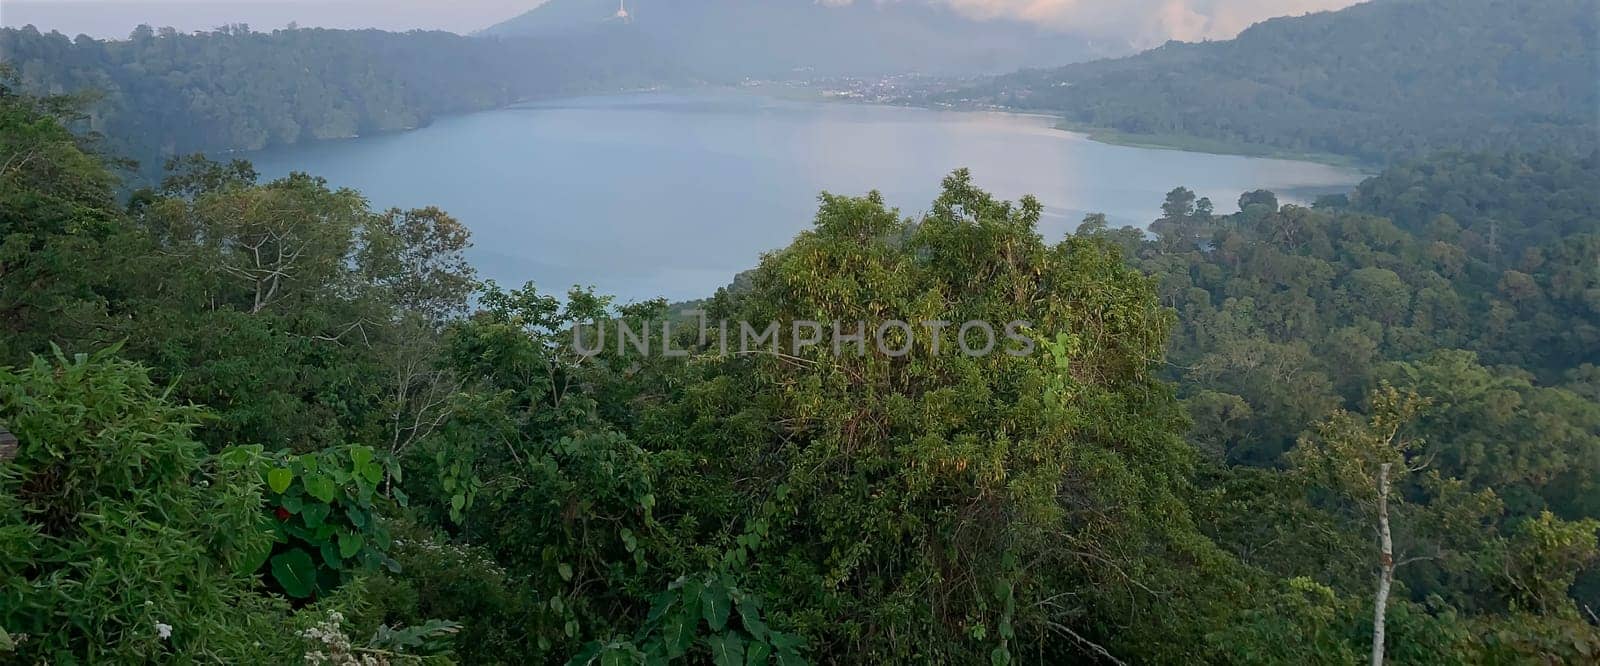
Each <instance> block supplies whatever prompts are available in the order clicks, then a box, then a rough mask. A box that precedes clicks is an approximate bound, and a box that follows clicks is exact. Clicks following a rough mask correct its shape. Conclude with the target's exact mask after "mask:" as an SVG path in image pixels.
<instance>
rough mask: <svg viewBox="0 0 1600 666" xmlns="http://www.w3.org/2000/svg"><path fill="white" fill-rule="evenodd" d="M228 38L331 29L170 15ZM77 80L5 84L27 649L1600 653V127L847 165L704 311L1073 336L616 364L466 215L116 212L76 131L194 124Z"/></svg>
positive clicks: (148, 206)
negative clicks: (1251, 176) (1043, 185)
mask: <svg viewBox="0 0 1600 666" xmlns="http://www.w3.org/2000/svg"><path fill="white" fill-rule="evenodd" d="M12 38H16V35H15V34H13V35H12ZM225 38H226V39H245V40H259V41H260V43H261V44H262V45H263V48H267V47H268V46H270V45H271V44H273V43H275V40H311V41H313V42H315V40H317V39H319V36H318V33H317V32H314V31H313V32H306V33H303V34H302V33H300V32H299V31H293V32H291V33H290V34H288V35H277V36H272V37H267V36H250V35H245V36H238V35H231V36H226V37H203V36H202V37H192V38H189V37H185V38H182V40H174V41H168V42H165V43H166V44H168V45H192V46H194V47H196V48H200V47H202V46H204V45H205V44H208V43H209V42H208V40H212V39H225ZM39 39H53V38H46V37H42V36H41V37H39ZM374 39H377V37H374ZM115 48H116V50H117V51H118V52H119V55H116V56H111V55H109V54H108V55H107V57H116V58H120V59H124V60H119V62H128V63H143V64H142V65H140V66H150V63H151V62H152V61H151V60H149V59H150V58H154V57H156V52H155V51H154V50H152V48H151V47H148V46H141V45H139V43H138V40H137V39H136V40H135V42H134V43H133V44H130V45H124V46H117V47H115ZM62 62H64V63H65V62H71V61H70V60H64V61H62ZM24 75H27V74H26V72H24ZM419 75H420V74H419ZM264 80H271V79H270V77H267V79H264ZM149 81H151V83H149V84H148V85H150V86H156V87H157V88H159V86H164V85H169V84H173V80H170V79H150V80H149ZM454 84H461V85H468V84H469V82H453V83H452V85H454ZM284 85H293V84H292V83H285V84H284ZM157 88H151V89H142V88H138V87H130V88H122V89H121V90H122V92H121V93H120V94H124V95H133V96H136V95H140V94H159V93H157V92H153V91H154V90H156V89H157ZM141 90H143V91H144V92H140V91H141ZM273 90H274V91H275V92H271V93H268V94H267V96H269V97H270V96H272V95H278V94H281V93H282V90H280V89H277V88H274V89H273ZM236 92H237V93H238V94H239V95H241V97H239V98H236V99H239V100H247V99H251V98H250V97H249V95H250V94H251V93H249V92H248V91H236ZM391 92H393V91H391ZM386 94H387V93H386ZM441 97H443V95H441ZM194 99H195V104H197V105H200V106H197V107H196V108H203V107H205V106H206V105H208V104H214V103H215V104H222V103H223V102H221V101H216V102H204V101H202V100H200V99H199V98H194ZM230 99H235V98H230ZM374 99H382V98H374ZM423 99H426V97H424V98H423ZM241 103H248V102H241ZM437 103H440V104H442V103H443V102H437ZM451 103H460V102H459V101H457V102H451ZM387 104H388V102H382V103H381V104H376V103H375V106H374V107H373V108H377V107H378V106H384V108H393V109H404V108H412V107H409V106H406V105H405V104H401V105H400V106H398V107H388V106H386V105H387ZM79 108H81V107H79V106H78V105H77V104H76V103H75V100H72V99H65V98H59V97H36V96H30V95H25V94H21V93H20V92H18V88H17V87H16V84H14V83H7V84H6V85H5V86H4V87H3V88H0V426H3V427H4V428H6V429H8V430H9V431H10V432H11V433H13V434H14V435H15V438H16V440H17V442H16V444H14V445H7V444H4V443H0V660H5V661H8V662H16V663H26V664H38V663H52V664H72V663H139V662H168V661H171V662H178V663H184V662H192V661H200V662H209V661H225V662H229V663H263V664H279V663H294V662H300V661H304V662H306V663H313V664H341V665H342V664H376V663H391V664H397V663H415V662H426V663H471V664H480V663H486V664H492V663H507V664H510V663H553V664H561V663H573V664H590V663H597V664H632V663H667V662H691V663H716V664H767V663H779V664H798V663H983V662H987V663H993V664H1006V663H1015V662H1024V663H1105V664H1121V663H1227V664H1291V663H1292V664H1348V663H1351V662H1354V661H1357V660H1366V659H1367V658H1368V655H1369V652H1370V651H1371V650H1372V648H1373V644H1374V635H1376V636H1377V637H1378V640H1377V641H1376V644H1377V645H1378V646H1380V647H1382V649H1383V650H1384V652H1385V654H1386V657H1387V660H1388V661H1389V662H1392V663H1410V664H1513V663H1516V664H1520V663H1529V664H1551V663H1574V664H1576V663H1590V662H1593V661H1594V660H1595V659H1597V658H1600V626H1597V624H1600V617H1597V616H1596V611H1597V609H1600V581H1597V579H1596V578H1595V576H1594V574H1593V570H1592V568H1591V567H1592V566H1593V564H1594V562H1595V559H1596V556H1597V554H1600V544H1597V541H1596V537H1597V531H1600V501H1597V498H1600V488H1597V487H1596V486H1597V483H1600V367H1597V366H1600V155H1589V156H1587V157H1577V156H1574V155H1572V154H1570V153H1557V152H1519V153H1499V154H1482V153H1479V154H1466V153H1460V154H1443V155H1439V156H1436V157H1432V158H1429V159H1425V160H1417V161H1410V162H1405V163H1402V164H1398V165H1396V166H1394V167H1392V168H1390V169H1388V170H1386V171H1384V172H1383V173H1382V174H1381V175H1378V176H1376V177H1374V178H1372V179H1370V180H1368V181H1366V182H1365V183H1363V184H1361V185H1360V186H1359V187H1358V188H1356V189H1355V191H1353V192H1351V193H1349V194H1348V195H1344V196H1339V197H1328V198H1325V199H1323V200H1321V201H1319V202H1318V203H1317V204H1316V205H1315V206H1312V207H1301V206H1295V205H1280V203H1279V202H1278V200H1277V199H1276V197H1275V196H1274V195H1273V194H1272V193H1270V192H1250V193H1246V194H1244V195H1243V196H1242V198H1241V201H1240V203H1241V204H1242V206H1241V207H1242V211H1241V212H1239V213H1237V214H1233V215H1220V214H1216V213H1215V212H1214V207H1213V205H1212V203H1211V202H1209V201H1207V200H1204V199H1197V198H1196V197H1195V196H1194V195H1193V194H1192V193H1191V192H1189V191H1187V190H1184V189H1181V188H1180V189H1176V190H1174V191H1173V192H1172V193H1171V194H1170V195H1169V196H1168V197H1167V201H1166V204H1165V206H1164V207H1163V210H1164V214H1163V215H1162V217H1161V218H1160V219H1159V220H1156V221H1155V222H1154V224H1153V225H1152V226H1151V233H1150V234H1149V235H1146V234H1144V233H1142V232H1140V231H1137V230H1133V229H1111V228H1108V227H1107V226H1106V224H1105V222H1104V219H1103V218H1099V217H1095V216H1091V217H1090V218H1089V219H1087V220H1085V223H1084V225H1083V226H1082V227H1081V228H1080V229H1079V230H1078V231H1077V232H1076V233H1074V234H1071V235H1068V236H1066V237H1064V238H1055V239H1046V238H1042V237H1041V236H1040V234H1039V233H1038V232H1037V223H1038V220H1039V215H1040V213H1041V207H1040V205H1039V203H1038V202H1037V201H1035V200H1033V199H1030V198H1025V199H1023V200H1021V201H1018V202H1014V203H1013V202H1005V201H999V200H996V199H995V198H993V197H991V196H990V195H988V194H986V193H985V192H983V191H982V190H980V189H978V188H977V187H976V185H975V184H974V181H973V179H972V178H971V177H970V176H969V175H968V174H966V173H964V172H957V173H955V174H952V175H951V176H950V177H949V178H948V179H946V181H945V182H944V187H943V193H942V194H941V195H940V196H939V197H938V199H937V200H936V201H935V202H933V205H932V206H931V209H930V212H929V213H927V214H925V215H923V216H920V217H917V218H914V219H912V218H907V217H905V216H903V215H901V214H900V213H899V212H898V211H895V210H892V209H889V208H887V207H886V206H885V204H884V203H883V201H882V199H881V198H879V197H878V196H876V195H873V194H869V195H867V196H860V197H855V196H835V195H823V197H822V198H821V203H820V206H819V209H818V211H817V215H816V220H815V224H814V226H813V227H812V228H811V229H810V230H808V231H806V232H804V233H802V234H800V235H799V236H798V237H797V238H795V239H794V241H793V243H792V244H790V245H789V246H788V247H786V248H783V249H781V250H777V251H774V252H772V253H770V254H768V255H766V256H764V257H762V259H761V263H760V266H759V268H757V269H756V270H755V271H753V272H752V273H751V274H749V275H747V276H745V279H743V280H741V281H740V283H739V286H738V287H737V288H729V289H725V290H722V291H721V292H719V293H718V294H716V295H715V297H714V298H712V299H710V300H709V301H708V302H707V304H706V307H707V309H708V310H709V314H710V316H711V317H713V318H721V319H729V320H735V321H738V320H745V321H755V322H766V321H777V322H792V321H796V320H816V321H819V322H824V323H828V322H854V321H880V320H885V319H901V320H906V321H918V320H950V321H963V320H970V319H982V320H987V321H1001V322H1004V321H1012V320H1027V321H1029V322H1032V324H1033V326H1032V328H1031V329H1029V331H1028V333H1029V335H1030V336H1031V338H1032V339H1033V340H1034V341H1035V342H1036V344H1037V352H1036V353H1034V354H1031V355H1027V356H1011V355H1007V354H992V355H988V356H977V357H973V356H966V355H963V354H959V353H954V352H953V351H952V350H954V349H957V344H956V342H957V341H956V340H955V336H956V334H957V331H956V330H955V329H954V328H947V329H945V330H944V331H943V332H942V333H941V334H940V335H939V336H936V337H932V338H928V337H919V338H918V339H916V340H915V341H913V342H912V345H913V346H912V349H911V353H909V354H907V355H905V356H896V357H891V356H885V355H879V354H865V355H854V354H844V355H841V356H837V357H836V356H835V355H833V354H832V353H831V352H830V350H828V349H826V348H825V347H813V348H809V349H807V350H802V351H801V352H799V353H796V354H778V353H766V354H720V353H718V352H717V348H716V340H696V339H694V338H693V336H692V335H687V336H686V337H685V338H684V339H682V340H680V346H681V347H682V348H687V349H692V352H691V353H690V354H689V355H688V356H686V357H681V358H679V357H667V356H661V355H656V356H648V357H641V356H639V355H636V354H634V355H630V354H627V353H626V352H625V351H623V350H619V349H615V348H608V350H607V351H605V352H602V353H601V354H599V355H597V356H585V355H580V354H578V353H576V352H575V351H574V349H573V347H572V346H571V344H570V342H571V341H570V339H569V336H570V335H571V334H572V326H573V325H574V324H576V323H582V322H594V321H618V320H620V321H635V322H637V321H642V320H650V319H652V318H654V319H656V320H659V319H660V318H661V317H663V316H664V315H665V313H666V312H667V310H668V306H667V304H665V303H662V302H647V303H640V304H626V305H619V304H616V303H613V302H612V301H611V300H610V299H608V298H607V297H605V296H604V295H600V294H594V293H589V292H585V291H574V292H571V293H567V294H553V293H548V292H545V291H540V290H537V289H536V288H535V287H534V286H533V285H526V286H523V287H521V288H508V287H503V286H500V285H495V284H492V283H480V282H479V281H478V280H477V278H476V276H475V274H474V272H473V270H472V267H471V266H470V265H468V264H467V262H466V261H465V260H464V259H463V255H462V252H463V250H464V249H465V248H467V247H468V246H469V244H470V242H471V241H470V236H469V233H468V231H467V229H466V228H465V227H464V226H463V225H462V224H461V223H459V222H458V221H456V220H455V219H453V218H451V217H450V216H449V215H448V214H447V213H445V212H444V211H440V210H437V209H432V208H423V209H416V210H375V209H373V208H372V207H371V206H370V205H369V204H368V202H367V201H365V200H364V199H363V198H362V197H361V195H360V194H359V193H357V192H352V191H348V190H338V189H333V188H330V187H329V186H328V185H327V184H326V183H325V182H323V181H321V180H319V179H317V178H316V177H314V176H309V175H295V176H291V177H288V178H285V179H281V180H277V181H271V182H261V181H260V179H258V178H257V177H256V174H255V173H254V171H253V170H252V168H251V167H250V165H249V164H248V163H245V162H242V161H234V162H216V161H210V160H207V159H205V158H200V157H190V158H183V159H175V160H172V161H170V162H169V163H168V164H167V167H168V170H167V175H166V177H165V178H164V179H163V181H162V182H161V183H160V184H159V186H156V187H152V188H148V189H140V190H137V191H134V192H132V193H131V194H130V195H126V196H125V195H123V194H121V193H119V192H120V188H121V184H120V183H119V177H118V172H117V171H116V170H115V168H114V167H115V160H113V159H112V156H113V155H114V153H108V152H105V150H106V146H104V145H101V144H96V143H94V142H93V141H92V139H91V138H84V137H83V136H81V135H75V134H74V133H73V132H72V131H71V130H70V129H69V127H77V126H81V124H82V123H85V122H89V123H91V124H93V123H97V122H98V123H108V124H102V125H100V126H99V127H101V128H102V129H105V130H108V131H109V132H112V133H115V132H117V131H121V130H119V129H117V128H118V127H128V125H117V124H116V123H142V122H150V123H162V122H168V121H167V120H161V119H139V118H123V119H120V120H115V121H113V120H111V119H108V118H101V119H98V120H95V119H87V120H86V119H84V118H83V117H82V116H81V111H79V110H78V109H79ZM432 108H438V107H432ZM350 113H351V114H353V115H355V116H357V117H365V116H361V112H359V111H358V110H356V109H352V110H351V111H350ZM418 113H422V111H420V110H419V111H418ZM231 117H234V116H233V115H232V114H220V115H218V116H217V118H219V119H223V118H231ZM251 117H255V116H251ZM419 117H420V116H419ZM218 122H223V121H222V120H219V121H218ZM295 122H297V123H298V122H300V121H298V120H297V121H295ZM351 122H352V123H353V125H351V126H355V127H359V126H360V125H361V122H363V121H359V120H356V121H351ZM373 122H387V121H376V120H374V121H373ZM395 122H397V123H398V124H399V125H405V124H407V123H408V122H410V121H409V120H400V121H395ZM273 127H274V128H273V129H269V128H267V127H266V126H263V127H262V128H257V129H253V130H248V131H249V132H254V133H256V134H255V135H258V136H270V135H271V134H272V133H273V132H276V131H278V130H279V129H282V128H281V127H278V126H276V125H274V126H273ZM283 127H288V125H284V126H283ZM222 131H234V130H222ZM241 131H243V130H241ZM283 131H285V132H287V133H288V134H285V135H284V136H289V135H294V134H295V131H290V130H287V129H285V130H283ZM307 131H312V132H314V131H316V128H315V126H314V125H313V124H305V125H302V126H301V128H300V129H299V130H298V132H299V133H305V132H307ZM341 131H342V130H341ZM175 145H180V146H183V147H188V146H189V145H190V144H188V143H179V144H175ZM941 348H942V350H943V351H938V350H939V349H941ZM1379 627H1381V630H1380V629H1379Z"/></svg>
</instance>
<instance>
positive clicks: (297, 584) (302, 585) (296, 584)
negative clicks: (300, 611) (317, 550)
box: [272, 548, 317, 599]
mask: <svg viewBox="0 0 1600 666" xmlns="http://www.w3.org/2000/svg"><path fill="white" fill-rule="evenodd" d="M272 579H273V580H275V581H277V582H278V586H279V587H281V588H283V591H284V592H285V593H287V594H288V595H289V596H291V597H294V598H296V599H306V598H310V597H311V593H312V592H313V591H315V590H316V580H317V565H316V563H314V562H312V561H311V556H310V555H307V554H306V552H305V551H303V550H300V549H299V548H295V549H293V550H289V551H286V552H282V553H279V554H277V555H274V556H272Z"/></svg>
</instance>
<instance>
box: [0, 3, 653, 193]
mask: <svg viewBox="0 0 1600 666" xmlns="http://www.w3.org/2000/svg"><path fill="white" fill-rule="evenodd" d="M650 53H651V52H650V46H649V45H648V44H645V43H641V42H638V41H636V40H633V39H630V38H629V35H627V34H625V33H618V32H614V31H609V32H599V33H596V34H593V35H582V36H572V37H568V38H560V37H555V36H542V37H541V38H539V39H519V38H514V37H507V38H503V39H501V38H494V39H491V38H473V37H463V36H460V35H455V34H452V33H448V32H423V31H415V32H408V33H391V32H382V31H379V30H324V29H315V28H293V29H279V30H273V31H271V32H259V31H252V30H251V29H250V27H249V26H248V25H235V26H227V27H224V28H220V29H218V30H215V31H210V32H197V33H180V32H177V31H175V30H173V29H171V28H161V29H159V30H157V29H153V28H151V27H150V26H139V27H138V28H137V29H135V30H134V31H133V33H132V34H131V35H129V37H128V39H126V40H96V39H92V38H89V37H86V36H79V37H77V38H76V39H69V38H68V37H67V36H66V35H62V34H61V33H58V32H52V33H40V32H39V31H38V30H36V29H35V28H34V27H33V26H25V27H22V28H4V29H0V61H3V62H6V63H8V64H9V65H10V66H11V67H12V68H13V69H14V70H15V73H16V78H17V81H16V84H17V85H19V86H21V87H22V88H23V89H24V90H27V91H30V92H34V93H37V94H56V95H59V94H65V93H80V92H84V91H88V93H87V94H90V95H92V96H93V98H92V99H91V100H90V102H91V103H89V104H86V105H85V106H84V110H85V112H86V113H85V114H84V116H83V118H82V119H81V120H80V121H78V122H77V123H76V125H77V126H76V127H75V128H76V129H79V130H87V131H93V132H97V133H99V134H101V135H103V136H105V137H107V140H108V141H109V142H110V143H111V146H112V147H113V148H115V149H116V152H117V154H118V155H121V156H124V157H132V158H135V159H138V160H140V161H141V162H143V163H145V164H146V165H147V166H148V167H150V168H151V169H152V170H153V171H154V172H155V173H156V174H157V175H156V176H153V177H152V180H155V179H159V170H160V167H161V164H162V161H163V160H164V159H165V158H167V157H172V156H179V155H188V154H191V153H194V152H199V151H210V152H220V151H234V150H241V151H242V150H257V149H260V148H265V147H268V146H274V145H286V144H293V143H298V142H302V141H312V140H317V139H341V138H349V137H354V136H359V135H366V134H374V133H379V132H391V131H397V130H404V129H413V128H416V127H419V126H422V125H425V124H427V123H428V122H430V121H432V120H433V119H435V118H438V117H439V116H442V115H447V114H451V113H461V112H466V111H480V110H483V109H491V108H496V107H500V106H505V105H507V104H511V103H514V102H518V101H523V100H528V99H533V98H538V97H551V96H556V95H561V94H574V93H581V92H590V91H595V90H606V89H618V88H624V87H628V86H638V85H645V84H654V83H659V82H662V81H670V80H673V79H674V78H675V77H677V76H678V75H679V73H678V72H676V71H675V70H674V69H673V67H672V66H671V65H668V64H665V61H664V60H663V59H661V58H659V57H653V56H652V55H650Z"/></svg>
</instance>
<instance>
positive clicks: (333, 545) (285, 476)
mask: <svg viewBox="0 0 1600 666" xmlns="http://www.w3.org/2000/svg"><path fill="white" fill-rule="evenodd" d="M389 472H393V473H394V474H395V475H396V476H399V474H400V471H399V468H398V466H396V465H392V464H390V465H387V470H386V465H385V464H384V463H382V462H380V461H379V460H378V459H377V457H376V456H375V454H374V453H373V450H372V448H371V447H366V446H350V447H343V448H336V449H327V450H324V451H320V452H317V453H308V454H302V455H289V454H287V453H284V454H280V455H279V457H278V459H277V460H276V462H274V463H273V464H271V465H268V466H266V468H265V472H264V476H265V480H266V484H267V488H268V490H269V491H270V496H269V497H268V502H267V506H268V508H269V514H270V522H271V529H272V534H273V542H274V543H273V545H272V546H271V547H270V548H268V549H263V550H262V551H260V555H259V556H258V561H259V562H260V566H261V567H263V568H264V571H263V572H264V573H265V574H266V575H268V576H270V579H271V580H272V581H273V582H274V583H275V584H276V585H277V587H278V588H279V589H281V590H283V592H284V593H285V594H287V595H289V596H290V597H294V598H296V599H308V598H311V597H315V596H317V595H318V594H322V593H326V592H328V591H329V590H332V589H334V588H336V587H338V586H339V585H341V584H343V583H344V582H345V581H346V580H348V579H349V577H350V576H351V575H352V574H353V573H354V572H357V571H371V570H373V569H376V568H377V567H379V566H388V567H390V568H391V569H394V570H398V569H399V565H398V564H397V563H395V561H394V560H393V559H392V558H390V557H389V555H388V553H387V550H388V548H389V545H390V540H389V533H388V530H387V529H386V528H385V526H384V523H383V520H382V518H381V517H380V516H379V515H378V506H379V505H380V504H382V503H383V502H385V501H386V499H385V498H383V497H381V496H380V495H379V492H378V485H379V484H380V483H382V482H383V481H384V479H385V478H386V475H387V474H388V473H389ZM400 496H401V497H403V495H400Z"/></svg>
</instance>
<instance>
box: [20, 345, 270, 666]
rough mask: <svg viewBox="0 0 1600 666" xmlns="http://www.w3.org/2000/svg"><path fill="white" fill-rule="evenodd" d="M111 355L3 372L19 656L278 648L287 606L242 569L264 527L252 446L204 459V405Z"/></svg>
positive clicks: (244, 656)
mask: <svg viewBox="0 0 1600 666" xmlns="http://www.w3.org/2000/svg"><path fill="white" fill-rule="evenodd" d="M114 351H115V350H114V349H112V350H109V351H107V352H101V353H99V354H96V355H94V356H82V355H79V356H75V357H71V358H68V357H66V356H63V355H60V354H59V353H58V354H57V355H56V356H55V357H53V358H43V357H35V358H34V360H33V361H32V363H31V364H30V365H28V366H27V367H24V368H20V369H12V368H0V424H3V425H4V426H5V427H6V428H9V429H10V430H12V431H13V432H14V433H16V435H17V437H18V439H19V440H20V441H21V446H20V447H19V449H18V453H17V457H16V458H14V459H12V460H7V461H0V627H4V631H5V632H6V633H8V634H9V635H10V636H11V637H12V638H11V640H12V642H13V643H14V644H15V649H16V655H15V656H16V657H17V658H19V659H21V660H23V661H25V662H27V663H35V662H41V661H42V662H49V663H62V664H67V663H79V662H89V663H99V662H108V661H109V662H145V661H167V660H178V661H183V660H193V659H209V658H214V659H222V660H225V661H233V662H248V661H259V660H263V659H265V660H269V661H270V660H274V659H279V658H287V657H286V656H285V655H284V652H285V651H289V650H292V649H293V646H292V644H288V643H286V642H285V640H284V639H283V632H282V631H281V626H282V624H283V623H284V622H285V621H286V620H287V618H288V609H287V608H286V607H285V606H284V605H283V604H281V603H279V602H278V601H275V600H273V599H272V598H269V597H267V596H264V595H261V594H259V593H258V592H257V591H256V590H255V589H254V588H255V582H254V580H253V578H251V577H250V576H249V575H248V573H247V572H248V570H249V568H250V567H249V565H248V564H247V562H248V561H249V559H250V558H251V557H252V556H251V553H253V552H255V551H257V550H259V549H260V548H261V547H262V545H263V544H264V543H265V542H266V541H267V540H268V539H269V538H270V537H269V536H268V535H267V534H266V533H265V532H264V531H263V530H262V529H261V522H260V515H261V514H260V511H261V506H262V504H261V503H262V496H263V494H264V490H263V488H262V486H261V483H260V478H259V476H258V474H257V472H256V469H257V465H258V464H259V462H260V461H259V458H258V456H257V455H256V454H255V453H254V452H253V451H250V450H248V449H230V450H228V451H226V452H224V453H222V454H220V455H215V456H208V455H207V454H206V451H205V447H204V446H202V445H201V444H200V443H198V442H196V441H195V440H194V439H193V437H192V435H191V432H192V431H193V429H194V428H195V426H196V425H197V424H198V422H199V419H200V417H201V415H202V413H201V411H200V410H199V409H197V408H194V407H182V406H177V405H174V404H172V403H171V402H170V401H169V400H168V399H167V397H166V396H165V395H164V394H163V393H162V392H161V391H159V390H158V389H157V388H156V387H155V386H154V385H153V384H152V383H151V382H150V379H149V377H148V373H147V372H146V371H145V370H144V369H143V368H141V367H139V366H137V365H134V364H131V363H128V362H126V361H119V360H116V359H115V358H114V357H113V356H112V353H114ZM21 636H26V638H25V639H20V640H19V638H20V637H21ZM275 651H276V652H275ZM275 653H276V654H277V655H279V656H278V657H271V656H270V655H273V654H275Z"/></svg>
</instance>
